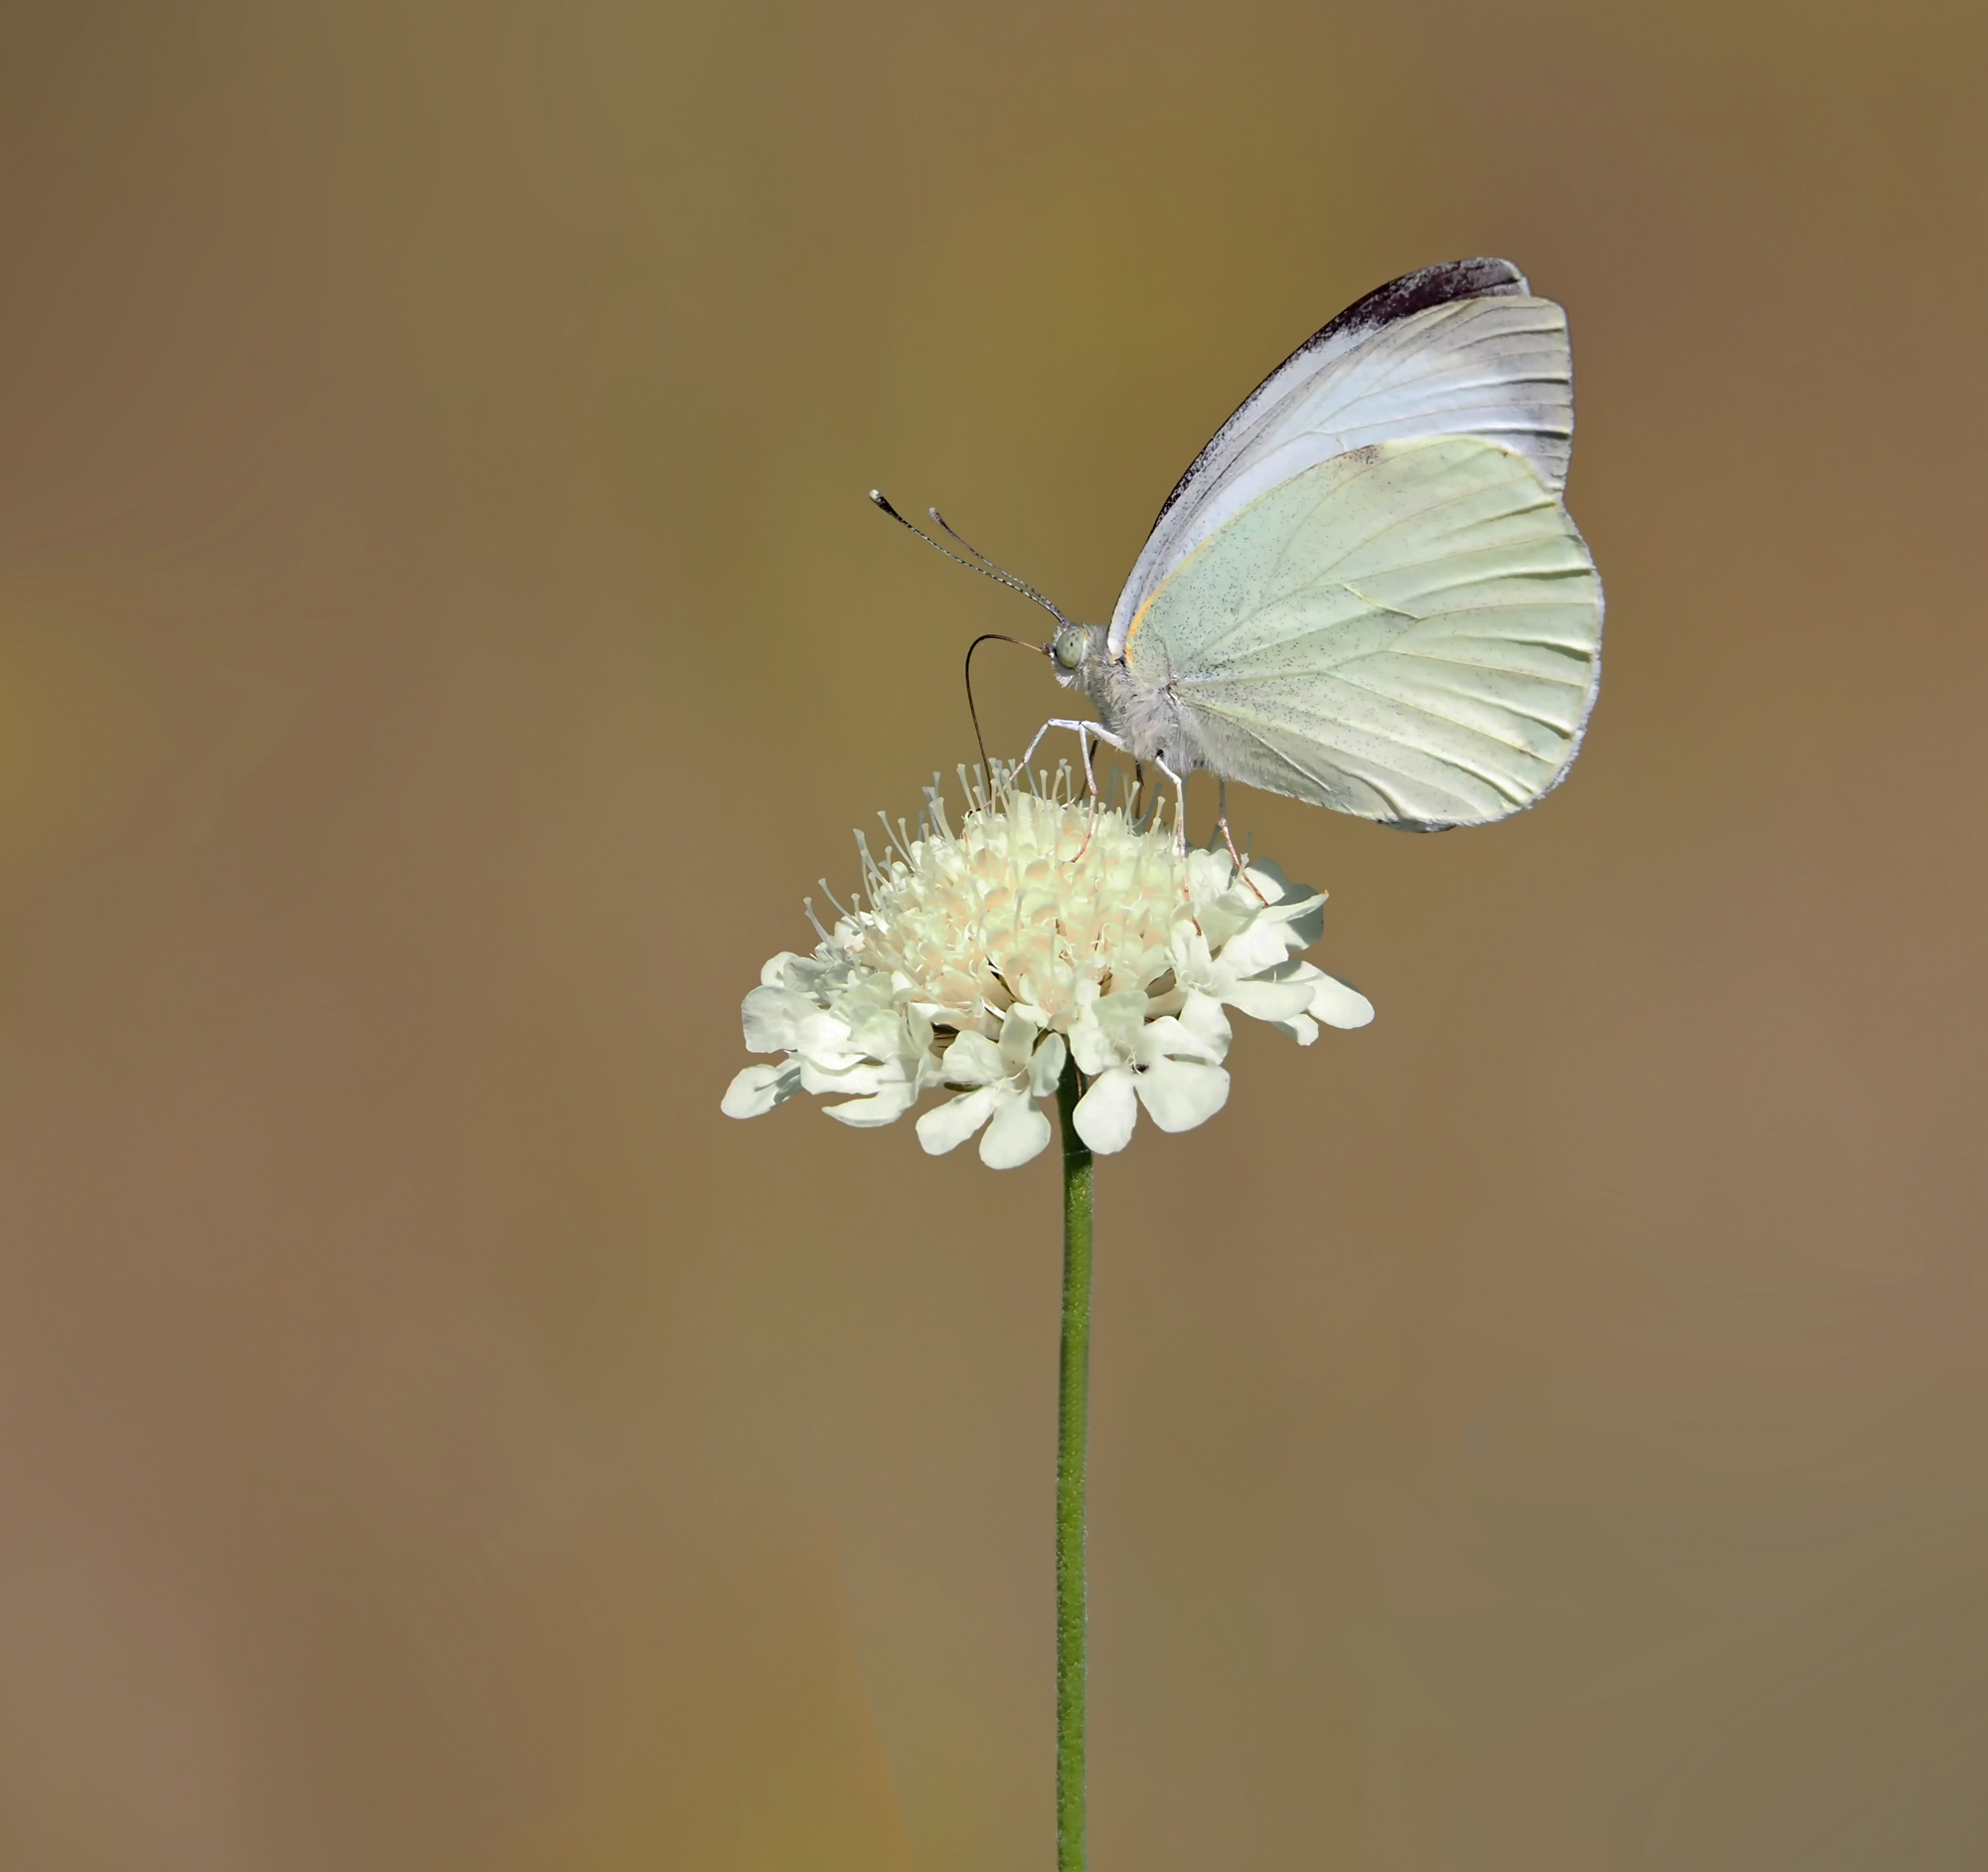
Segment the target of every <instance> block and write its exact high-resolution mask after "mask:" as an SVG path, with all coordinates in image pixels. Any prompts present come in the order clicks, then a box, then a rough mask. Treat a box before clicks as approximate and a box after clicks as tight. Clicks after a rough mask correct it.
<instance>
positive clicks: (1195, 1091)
mask: <svg viewBox="0 0 1988 1872" xmlns="http://www.w3.org/2000/svg"><path fill="white" fill-rule="evenodd" d="M1139 1102H1140V1104H1142V1105H1143V1106H1145V1107H1146V1110H1147V1112H1148V1114H1149V1115H1150V1116H1151V1117H1152V1120H1153V1122H1154V1123H1155V1124H1157V1125H1158V1126H1159V1127H1160V1129H1161V1130H1163V1131H1191V1130H1193V1129H1194V1127H1195V1126H1196V1125H1197V1124H1201V1123H1205V1122H1206V1121H1207V1120H1208V1119H1210V1118H1212V1117H1213V1116H1214V1115H1215V1114H1216V1113H1217V1112H1218V1111H1220V1110H1221V1109H1222V1107H1223V1106H1225V1105H1227V1104H1228V1103H1229V1075H1228V1074H1227V1073H1226V1072H1224V1071H1223V1070H1222V1068H1221V1067H1219V1066H1204V1065H1202V1064H1201V1063H1200V1062H1199V1061H1198V1060H1161V1061H1159V1062H1158V1063H1157V1064H1156V1065H1153V1066H1149V1067H1147V1068H1146V1070H1145V1071H1144V1072H1143V1073H1141V1074H1140V1075H1139Z"/></svg>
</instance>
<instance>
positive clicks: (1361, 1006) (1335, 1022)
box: [1311, 975, 1374, 1027]
mask: <svg viewBox="0 0 1988 1872" xmlns="http://www.w3.org/2000/svg"><path fill="white" fill-rule="evenodd" d="M1311 1011H1312V1012H1313V1013H1314V1014H1316V1015H1317V1016H1318V1018H1319V1019H1320V1020H1322V1021H1323V1022H1325V1024H1326V1025H1327V1026H1328V1027H1365V1026H1366V1025H1367V1023H1368V1022H1369V1021H1370V1020H1372V1019H1373V1018H1374V1003H1373V1002H1372V1001H1370V1000H1368V998H1367V997H1366V996H1365V995H1364V994H1362V993H1361V992H1360V990H1359V989H1358V988H1349V987H1348V986H1347V985H1346V983H1345V982H1343V981H1334V980H1333V978H1332V977H1331V976H1330V975H1321V976H1320V977H1319V978H1318V980H1317V981H1316V982H1314V983H1313V984H1312V995H1311Z"/></svg>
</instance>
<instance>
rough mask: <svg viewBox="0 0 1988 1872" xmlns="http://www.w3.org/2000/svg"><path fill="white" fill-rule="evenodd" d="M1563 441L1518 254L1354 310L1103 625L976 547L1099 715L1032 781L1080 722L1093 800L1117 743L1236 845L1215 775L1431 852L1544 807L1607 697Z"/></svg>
mask: <svg viewBox="0 0 1988 1872" xmlns="http://www.w3.org/2000/svg"><path fill="white" fill-rule="evenodd" d="M1573 441H1574V381H1573V360H1572V353H1571V351H1570V348H1569V342H1568V329H1567V314H1566V313H1565V312H1564V311H1563V310H1562V308H1561V307H1560V306H1559V305H1557V304H1555V303H1554V301H1553V300H1551V299H1544V298H1541V297H1539V296H1537V295H1536V294H1535V293H1534V292H1533V290H1532V288H1531V287H1530V286H1529V285H1528V284H1527V282H1526V277H1525V275H1524V274H1523V273H1521V272H1520V270H1519V269H1518V268H1517V267H1516V266H1514V265H1513V264H1512V263H1511V262H1510V261H1509V260H1503V259H1465V260H1450V261H1446V262H1444V263H1442V264H1439V265H1435V266H1426V267H1423V268H1422V269H1421V270H1420V271H1419V272H1413V273H1408V274H1407V275H1406V276H1405V277H1403V278H1400V279H1396V280H1393V281H1391V282H1390V283H1389V284H1387V285H1385V286H1382V287H1380V288H1379V289H1378V290H1376V291H1374V292H1370V293H1368V294H1367V296H1366V297H1365V298H1363V299H1361V300H1359V301H1357V302H1356V303H1355V304H1353V305H1350V306H1348V307H1347V309H1346V310H1345V311H1343V312H1341V313H1340V314H1339V315H1338V317H1336V318H1334V319H1333V320H1331V321H1330V323H1328V324H1326V325H1325V326H1324V327H1322V328H1321V329H1320V330H1319V331H1318V332H1316V333H1315V334H1314V335H1313V336H1312V337H1310V338H1308V339H1307V340H1306V341H1305V342H1304V343H1303V344H1302V345H1300V346H1299V347H1298V348H1297V350H1295V351H1294V352H1292V353H1291V355H1290V356H1289V357H1288V358H1286V359H1285V360H1284V362H1283V363H1282V364H1280V365H1279V366H1278V367H1277V368H1276V369H1275V370H1274V371H1272V372H1271V373H1270V375H1269V376H1268V377H1266V378H1265V379H1264V380H1263V382H1262V383H1261V384H1259V385H1258V386H1257V387H1256V389H1255V390H1254V391H1252V392H1251V393H1250V395H1249V396H1248V397H1247V398H1246V399H1245V400H1244V402H1243V406H1242V408H1241V409H1239V410H1238V411H1237V412H1236V414H1235V415H1234V416H1232V417H1231V418H1230V419H1229V421H1228V422H1227V423H1225V424H1224V425H1222V427H1221V428H1220V429H1218V430H1217V431H1216V434H1215V437H1214V439H1213V440H1211V441H1210V442H1209V444H1208V446H1207V447H1205V448H1204V449H1203V450H1202V451H1201V453H1200V454H1199V455H1197V456H1196V457H1195V458H1194V461H1193V463H1192V464H1191V465H1190V466H1189V468H1188V470H1187V472H1186V473H1185V474H1184V475H1182V476H1181V478H1180V480H1179V482H1178V483H1177V484H1176V485H1175V487H1174V490H1173V492H1172V493H1171V494H1170V495H1168V497H1167V500H1166V504H1165V505H1164V506H1163V507H1162V508H1161V509H1160V512H1159V517H1158V519H1157V520H1156V521H1155V522H1154V524H1153V529H1152V532H1151V534H1150V535H1149V536H1148V537H1147V540H1146V543H1145V546H1144V548H1143V549H1142V551H1141V552H1140V554H1139V557H1138V560H1137V563H1136V564H1135V565H1134V566H1133V568H1132V576H1131V577H1130V578H1129V579H1128V580H1127V581H1126V583H1125V589H1124V591H1123V593H1122V594H1121V595H1120V596H1119V598H1118V603H1117V606H1116V608H1115V609H1114V610H1113V612H1112V615H1111V621H1110V622H1109V624H1079V623H1073V622H1072V621H1071V620H1070V619H1069V618H1068V617H1066V616H1065V615H1064V613H1063V612H1062V611H1061V610H1060V609H1059V608H1058V607H1057V606H1056V605H1055V604H1053V603H1051V602H1050V600H1049V599H1048V598H1046V597H1044V596H1042V594H1041V593H1039V592H1037V591H1036V590H1035V588H1034V587H1032V586H1029V585H1027V584H1026V583H1025V582H1024V581H1021V580H1018V579H1015V578H1013V577H1012V576H1011V575H1009V574H1007V573H1004V572H1002V571H1001V569H1000V568H999V567H996V566H994V564H993V562H992V561H991V560H987V559H986V558H985V556H984V555H982V554H980V553H978V552H977V551H975V550H974V549H973V548H972V547H967V551H968V552H969V553H972V554H973V558H974V559H975V560H978V561H980V562H981V563H980V564H979V565H977V566H975V567H974V570H976V571H981V570H986V569H990V568H991V570H990V571H989V573H988V576H990V577H998V578H999V579H1000V580H1001V582H1002V583H1004V584H1008V585H1011V586H1013V587H1015V588H1016V589H1017V590H1020V591H1022V592H1024V593H1025V594H1026V595H1027V596H1030V597H1032V598H1034V599H1035V600H1036V601H1037V602H1038V603H1041V604H1043V605H1044V606H1045V607H1046V608H1047V609H1049V610H1050V611H1051V612H1052V613H1053V614H1054V615H1055V616H1056V618H1057V621H1058V628H1057V631H1056V633H1055V635H1054V636H1053V637H1051V639H1050V640H1049V641H1048V642H1047V643H1045V644H1042V645H1039V646H1032V647H1037V648H1040V649H1041V650H1042V652H1043V653H1044V654H1046V655H1047V656H1048V657H1049V659H1050V663H1051V666H1052V668H1053V670H1054V671H1055V674H1056V679H1057V681H1058V682H1059V683H1061V684H1062V685H1063V686H1064V687H1065V688H1066V689H1072V690H1076V691H1077V692H1078V693H1080V694H1081V695H1083V696H1084V697H1086V698H1087V699H1088V700H1089V702H1090V704H1091V705H1092V707H1093V708H1095V709H1096V711H1097V714H1098V717H1099V719H1098V720H1097V721H1095V722H1091V721H1081V720H1075V719H1064V718H1057V719H1053V720H1051V721H1049V722H1047V723H1045V724H1044V727H1043V730H1042V732H1041V733H1039V734H1038V735H1037V737H1036V741H1035V742H1034V743H1032V744H1031V745H1030V748H1029V752H1028V754H1026V755H1024V757H1023V760H1022V764H1021V765H1022V766H1023V767H1024V768H1025V769H1026V767H1027V765H1028V762H1029V760H1030V759H1031V758H1032V757H1033V755H1034V753H1035V750H1036V747H1037V746H1039V745H1040V743H1041V740H1042V735H1043V734H1046V733H1048V731H1049V730H1050V729H1052V728H1057V729H1068V730H1070V731H1072V732H1074V733H1075V734H1076V735H1077V738H1078V744H1079V749H1080V753H1081V757H1082V764H1083V767H1084V773H1085V778H1086V781H1087V782H1088V783H1089V785H1090V787H1091V792H1092V796H1093V797H1094V796H1095V790H1096V789H1095V780H1094V778H1093V777H1092V773H1091V746H1092V744H1093V743H1102V744H1104V745H1105V746H1108V747H1112V748H1116V749H1118V750H1120V751H1121V752H1122V753H1125V754H1127V755H1129V756H1131V757H1132V758H1133V759H1134V760H1135V761H1137V762H1139V763H1141V764H1145V763H1150V764H1151V765H1152V766H1155V767H1156V768H1158V770H1159V771H1160V772H1161V773H1162V774H1164V775H1165V776H1166V778H1167V779H1168V780H1170V781H1171V782H1172V783H1173V784H1174V786H1175V787H1176V789H1177V792H1178V804H1179V808H1180V810H1178V811H1177V813H1176V819H1175V823H1176V826H1177V827H1178V826H1180V825H1181V824H1183V823H1184V817H1183V814H1184V808H1185V803H1186V800H1185V791H1186V779H1187V775H1188V774H1189V773H1190V772H1192V771H1193V770H1194V769H1195V768H1197V767H1201V768H1206V769H1208V770H1209V771H1210V772H1212V773H1214V774H1215V775H1216V777H1217V779H1218V780H1219V781H1221V782H1223V787H1224V791H1223V801H1222V808H1221V810H1222V827H1223V830H1224V832H1225V834H1226V833H1227V830H1228V811H1227V785H1226V783H1227V782H1228V781H1229V780H1238V781H1242V782H1244V783H1246V784H1248V785H1251V786H1257V787H1261V788H1264V789H1266V790H1268V791H1270V792H1275V793H1284V794H1287V795H1289V796H1290V797H1292V798H1296V799H1302V800H1308V801H1311V802H1313V803H1315V804H1318V805H1322V806H1329V807H1331V808H1333V809H1334V810H1335V811H1339V812H1347V813H1353V814H1356V815H1358V816H1359V817H1361V818H1365V819H1373V820H1377V821H1379V822H1380V823H1381V824H1384V825H1391V826H1399V827H1402V828H1404V829H1408V830H1413V831H1423V832H1427V831H1438V830H1441V829H1444V828H1446V827H1449V826H1456V825H1483V824H1488V823H1490V822H1491V821H1493V820H1496V819H1502V818H1504V817H1506V816H1507V815H1508V814H1510V813H1514V812H1518V811H1520V810H1522V809H1523V808H1525V807H1527V806H1531V805H1534V804H1536V803H1537V802H1538V801H1539V800H1540V799H1541V798H1542V797H1544V796H1545V795H1546V794H1547V793H1548V792H1550V791H1552V790H1553V788H1554V787H1555V786H1557V785H1558V784H1559V783H1560V782H1561V780H1562V779H1564V778H1565V777H1566V775H1567V771H1568V768H1569V767H1570V766H1572V764H1573V762H1574V756H1575V755H1576V754H1577V753H1578V752H1579V748H1580V740H1581V735H1582V732H1583V730H1584V729H1585V727H1586V723H1587V718H1588V714H1589V712H1590V711H1591V710H1592V708H1593V706H1594V698H1595V692H1596V689H1597V687H1598V685H1599V683H1600V677H1601V614H1602V597H1601V581H1600V578H1599V576H1598V575H1597V574H1596V572H1595V569H1594V561H1593V559H1592V557H1591V556H1590V555H1589V553H1588V550H1587V547H1586V544H1585V542H1584V541H1583V540H1582V539H1581V537H1580V533H1579V531H1578V529H1577V528H1576V527H1575V526H1574V521H1573V519H1572V518H1571V517H1570V516H1569V514H1568V511H1567V507H1566V505H1565V502H1564V499H1563V495H1564V492H1565V489H1566V485H1567V471H1568V461H1569V457H1570V455H1571V453H1572V450H1573ZM871 498H872V499H873V500H875V501H876V502H877V503H878V504H879V505H880V506H882V507H883V508H884V509H885V511H886V512H888V513H890V514H892V516H893V517H894V518H897V519H899V520H903V519H904V516H903V515H901V514H899V513H898V512H897V510H896V509H895V508H894V507H892V506H891V505H890V503H889V502H888V501H886V500H885V499H884V497H883V496H882V495H881V494H877V493H873V494H872V496H871ZM932 512H933V518H934V519H935V520H937V521H938V523H939V525H940V526H941V527H945V531H946V532H947V533H948V534H949V535H951V537H952V538H953V539H954V540H956V541H958V543H959V544H960V545H962V546H964V545H965V544H966V543H965V541H963V540H960V539H959V536H958V535H957V534H956V533H953V532H952V529H951V528H950V527H946V526H945V522H944V520H943V517H942V516H940V515H939V514H938V513H937V510H936V509H934V510H932ZM904 524H906V525H907V526H910V525H911V523H910V522H909V521H905V522H904ZM911 530H912V531H913V532H917V531H918V529H916V528H915V527H913V528H911ZM920 537H921V538H926V537H927V536H925V535H922V534H920ZM928 543H929V544H932V545H934V546H936V545H937V544H938V543H937V542H936V541H928ZM939 550H940V551H941V552H944V551H945V550H946V549H945V548H943V547H940V548H939ZM948 557H957V556H956V555H951V554H948ZM962 563H964V562H962ZM1232 849H1233V842H1232Z"/></svg>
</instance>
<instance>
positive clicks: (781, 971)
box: [759, 949, 801, 988]
mask: <svg viewBox="0 0 1988 1872" xmlns="http://www.w3.org/2000/svg"><path fill="white" fill-rule="evenodd" d="M799 960H801V957H800V956H798V955H796V954H795V953H794V952H793V950H792V949H782V950H781V951H780V952H779V954H777V955H775V956H774V957H773V959H772V960H771V961H769V962H768V963H767V964H766V965H765V967H764V968H762V969H760V970H759V985H760V986H761V987H762V988H784V987H785V986H786V985H787V964H788V963H789V962H797V961H799Z"/></svg>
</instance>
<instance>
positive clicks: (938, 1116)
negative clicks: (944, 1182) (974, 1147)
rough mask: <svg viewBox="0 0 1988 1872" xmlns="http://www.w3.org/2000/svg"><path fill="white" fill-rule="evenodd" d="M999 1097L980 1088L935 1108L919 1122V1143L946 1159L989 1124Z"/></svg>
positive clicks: (920, 1118)
mask: <svg viewBox="0 0 1988 1872" xmlns="http://www.w3.org/2000/svg"><path fill="white" fill-rule="evenodd" d="M954 1044H955V1045H956V1044H957V1042H955V1043H954ZM999 1098H1000V1094H999V1093H998V1092H997V1091H996V1090H995V1089H994V1088H993V1087H992V1086H978V1087H976V1088H975V1089H974V1090H973V1091H972V1092H963V1093H961V1094H960V1095H959V1097H958V1098H957V1099H948V1100H947V1101H946V1102H945V1104H944V1105H939V1106H932V1108H931V1109H930V1110H929V1111H927V1112H924V1113H923V1114H922V1115H921V1116H920V1117H919V1119H918V1142H919V1143H921V1144H922V1145H924V1147H925V1151H926V1154H927V1155H929V1156H933V1157H942V1156H944V1155H945V1153H946V1152H947V1151H948V1150H951V1149H953V1148H954V1147H955V1146H957V1145H959V1144H963V1143H965V1142H966V1140H967V1139H968V1138H969V1137H971V1136H972V1135H973V1133H974V1132H975V1131H977V1130H978V1129H979V1128H980V1127H981V1126H982V1125H983V1124H985V1123H986V1122H987V1114H988V1113H989V1112H990V1111H992V1110H993V1109H994V1106H995V1104H996V1102H997V1101H998V1100H999Z"/></svg>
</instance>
